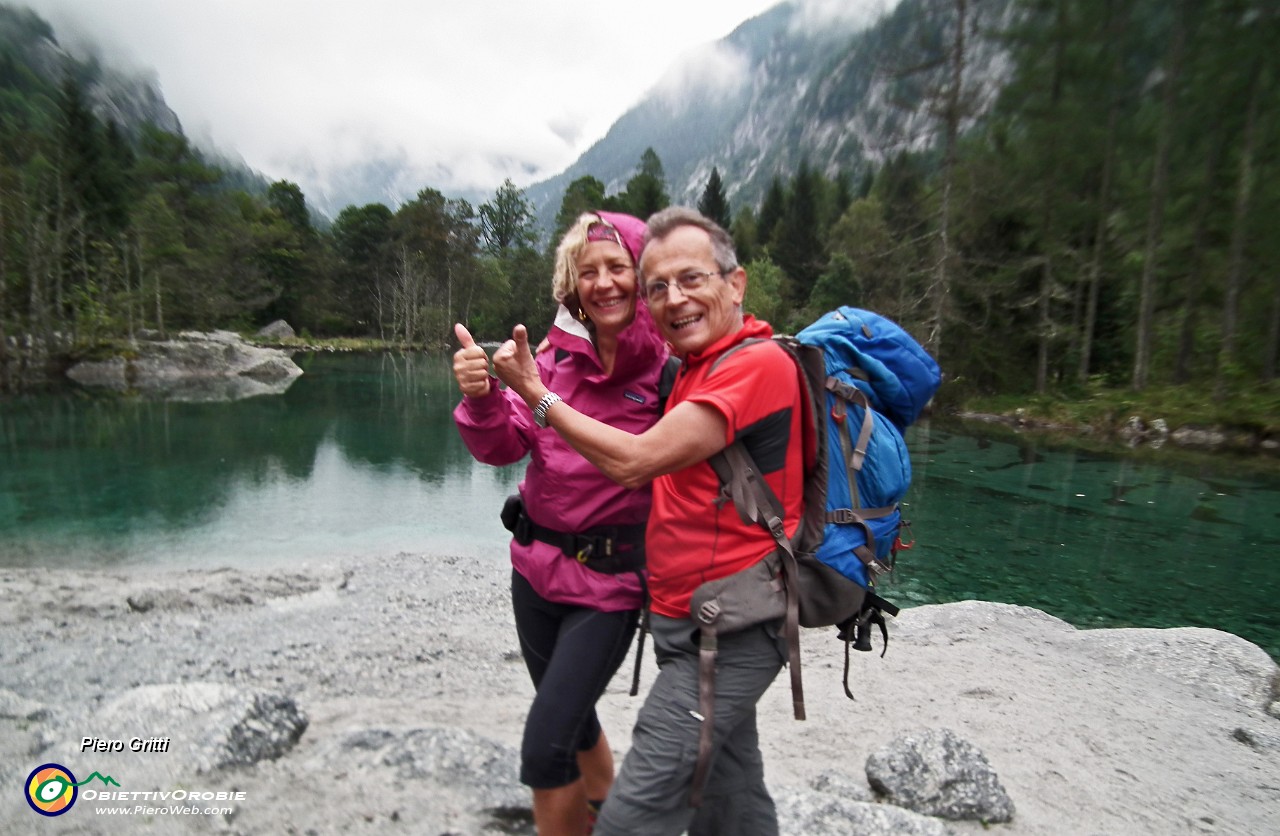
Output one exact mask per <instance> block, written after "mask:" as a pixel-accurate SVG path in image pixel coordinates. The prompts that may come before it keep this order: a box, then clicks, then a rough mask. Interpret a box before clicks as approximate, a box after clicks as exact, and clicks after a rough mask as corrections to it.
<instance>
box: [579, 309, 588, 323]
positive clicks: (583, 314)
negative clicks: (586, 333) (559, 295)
mask: <svg viewBox="0 0 1280 836" xmlns="http://www.w3.org/2000/svg"><path fill="white" fill-rule="evenodd" d="M578 319H580V320H582V321H583V322H586V321H587V312H586V311H585V310H583V309H582V307H581V306H579V308H578Z"/></svg>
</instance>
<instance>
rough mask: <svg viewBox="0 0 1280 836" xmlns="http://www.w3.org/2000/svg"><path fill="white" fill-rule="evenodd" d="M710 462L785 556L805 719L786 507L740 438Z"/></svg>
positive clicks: (793, 658)
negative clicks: (784, 507) (786, 525)
mask: <svg viewBox="0 0 1280 836" xmlns="http://www.w3.org/2000/svg"><path fill="white" fill-rule="evenodd" d="M708 463H709V464H710V465H711V467H712V469H714V470H715V472H716V475H717V476H719V477H720V482H721V484H723V485H724V489H725V491H726V493H727V495H728V497H729V498H731V499H732V500H733V505H734V507H735V508H736V509H737V511H738V516H739V517H740V518H741V519H742V521H743V522H744V523H746V524H748V525H759V526H761V527H762V528H764V529H765V530H766V531H768V532H769V535H770V536H771V537H773V541H774V542H775V543H777V544H778V553H779V555H780V557H781V558H782V561H781V563H782V566H781V571H782V576H783V582H784V585H785V587H786V593H787V614H786V638H787V658H788V667H790V668H791V707H792V710H793V711H794V712H795V718H796V719H797V720H803V719H804V718H805V711H804V683H803V681H802V680H801V677H800V591H799V589H798V588H797V584H798V583H799V582H800V569H799V566H798V565H797V563H796V554H795V549H794V548H793V546H792V544H791V538H790V537H788V536H787V530H786V527H785V525H784V520H785V514H786V512H785V510H784V509H783V507H782V501H781V500H780V499H778V495H777V494H776V493H774V492H773V488H770V487H769V485H768V483H767V482H765V480H764V476H763V474H761V473H760V471H759V469H758V468H757V467H756V463H755V461H754V460H753V459H752V458H751V454H750V453H748V452H747V448H746V447H745V446H743V444H742V442H741V441H735V442H733V443H732V444H730V445H729V446H728V447H726V448H724V449H723V450H721V451H720V452H719V453H716V454H715V455H714V456H712V457H711V458H710V459H708Z"/></svg>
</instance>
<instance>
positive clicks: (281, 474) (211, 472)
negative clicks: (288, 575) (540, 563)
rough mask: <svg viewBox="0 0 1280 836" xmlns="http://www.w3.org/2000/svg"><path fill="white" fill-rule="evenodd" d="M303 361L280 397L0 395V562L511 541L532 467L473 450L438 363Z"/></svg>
mask: <svg viewBox="0 0 1280 836" xmlns="http://www.w3.org/2000/svg"><path fill="white" fill-rule="evenodd" d="M296 359H297V361H298V363H299V365H300V366H303V368H304V369H307V374H305V375H304V376H303V377H302V378H299V380H298V383H297V384H296V385H295V386H293V387H291V388H290V389H289V391H288V392H287V393H286V394H284V395H283V396H280V397H275V398H252V399H248V400H243V401H236V402H232V403H220V404H196V403H182V402H166V401H152V400H144V399H127V398H119V397H113V396H109V395H103V394H101V393H92V392H88V391H86V390H82V389H78V388H67V389H65V390H62V391H59V392H56V393H51V394H43V395H40V396H25V397H22V398H18V399H14V400H11V401H7V402H5V403H4V404H3V406H2V407H0V410H2V411H0V423H2V426H3V433H4V435H3V437H4V440H5V447H4V463H5V466H4V468H3V472H2V473H0V532H3V533H0V564H3V565H28V564H53V563H58V564H62V565H66V564H68V563H71V564H77V563H80V564H101V563H104V562H108V563H109V562H152V561H160V562H183V563H191V564H196V565H199V564H202V563H206V562H208V561H215V562H218V563H222V564H226V563H229V564H237V565H246V564H255V563H264V562H281V561H283V562H287V561H290V560H295V559H302V558H312V557H316V556H326V557H328V556H347V555H350V554H352V553H359V552H361V551H383V550H392V551H396V550H410V551H422V550H430V549H436V550H439V549H446V548H447V549H450V550H452V551H453V552H455V553H456V552H462V553H476V552H485V553H489V552H495V551H496V552H499V553H500V556H501V555H502V554H505V551H504V548H503V544H504V543H505V537H504V536H503V535H504V534H505V532H503V531H502V530H501V528H500V527H499V526H498V525H497V522H496V514H497V508H498V507H500V505H501V498H502V497H503V496H505V495H506V494H507V493H509V492H511V491H512V490H514V486H515V483H516V481H517V479H518V475H519V473H520V472H522V471H523V467H521V466H516V467H513V468H505V469H495V468H488V467H483V466H480V465H478V464H476V463H475V462H474V461H473V460H472V459H471V457H470V455H469V454H468V453H467V452H466V449H465V448H464V447H463V446H462V443H461V441H460V439H459V438H458V436H457V433H456V432H455V431H454V429H453V427H452V423H451V421H450V420H449V413H450V410H451V409H452V406H453V404H454V399H455V397H456V395H455V390H454V389H453V385H452V375H451V374H450V372H449V369H448V367H447V365H443V364H442V360H441V358H436V357H423V356H391V355H388V356H382V357H378V358H369V357H353V356H339V357H301V358H296Z"/></svg>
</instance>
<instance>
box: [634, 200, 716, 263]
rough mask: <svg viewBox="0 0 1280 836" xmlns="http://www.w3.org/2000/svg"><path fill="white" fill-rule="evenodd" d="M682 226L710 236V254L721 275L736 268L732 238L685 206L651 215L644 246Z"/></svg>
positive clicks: (707, 219) (705, 217) (673, 207)
mask: <svg viewBox="0 0 1280 836" xmlns="http://www.w3.org/2000/svg"><path fill="white" fill-rule="evenodd" d="M682 226H694V227H697V228H698V229H701V230H702V231H703V232H705V233H707V235H708V236H710V238H711V254H712V257H713V258H715V260H716V267H718V268H719V269H720V271H721V272H722V273H728V272H730V271H732V270H734V269H736V268H737V266H738V253H737V252H736V251H735V249H734V246H733V236H731V235H730V234H729V233H728V232H726V231H725V229H724V227H722V226H720V224H718V223H716V222H715V221H713V220H711V219H710V218H708V217H707V216H706V215H704V214H702V213H701V212H699V211H698V210H696V209H690V208H689V207H687V206H671V207H669V208H667V209H663V210H661V211H659V212H655V213H654V214H653V215H651V216H650V217H649V220H648V221H647V222H646V224H645V233H644V242H645V245H646V246H647V245H648V244H649V242H650V241H657V240H660V239H662V238H666V237H667V236H668V235H670V234H671V233H672V232H675V231H676V230H677V229H679V228H680V227H682Z"/></svg>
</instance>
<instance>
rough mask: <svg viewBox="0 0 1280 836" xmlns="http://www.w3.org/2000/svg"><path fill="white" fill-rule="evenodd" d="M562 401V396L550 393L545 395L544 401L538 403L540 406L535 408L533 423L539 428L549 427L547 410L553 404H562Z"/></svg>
mask: <svg viewBox="0 0 1280 836" xmlns="http://www.w3.org/2000/svg"><path fill="white" fill-rule="evenodd" d="M560 400H561V398H560V396H559V395H557V394H556V393H555V392H548V393H547V394H545V395H543V396H542V400H540V401H538V405H537V406H535V407H534V408H533V423H535V424H537V425H538V426H539V427H545V426H546V425H547V410H548V409H550V408H551V407H552V405H553V404H558V403H560Z"/></svg>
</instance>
